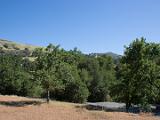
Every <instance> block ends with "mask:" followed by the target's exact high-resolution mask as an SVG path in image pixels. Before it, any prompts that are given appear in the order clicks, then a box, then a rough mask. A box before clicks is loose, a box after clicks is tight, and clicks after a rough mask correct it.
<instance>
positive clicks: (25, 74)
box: [0, 38, 160, 110]
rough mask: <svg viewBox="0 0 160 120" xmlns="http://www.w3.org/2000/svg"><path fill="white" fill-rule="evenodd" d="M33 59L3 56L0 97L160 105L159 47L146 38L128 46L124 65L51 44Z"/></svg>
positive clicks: (37, 52) (122, 60)
mask: <svg viewBox="0 0 160 120" xmlns="http://www.w3.org/2000/svg"><path fill="white" fill-rule="evenodd" d="M32 57H34V59H35V60H32V61H31V60H29V58H27V57H23V56H20V55H17V54H16V55H15V54H1V55H0V94H2V95H6V94H7V95H13V94H14V95H20V96H30V97H45V98H47V101H49V100H50V99H56V100H62V101H69V102H76V103H83V102H86V101H90V102H100V101H116V102H125V103H126V109H127V110H128V109H129V108H130V107H131V106H132V105H135V104H136V105H139V106H141V107H142V108H145V107H147V106H149V105H150V104H158V103H160V44H159V43H148V42H146V40H145V39H144V38H141V39H136V40H134V41H133V42H132V43H131V44H130V45H129V46H126V47H125V52H124V55H123V56H122V57H121V58H120V59H119V62H114V61H115V60H113V58H112V57H110V56H107V55H105V54H103V55H99V56H96V55H95V56H94V55H86V54H83V53H82V52H81V51H79V50H77V48H75V49H73V50H70V51H66V50H64V49H62V48H60V47H59V46H54V45H52V44H49V45H48V46H47V47H46V48H36V49H35V50H34V51H33V53H32Z"/></svg>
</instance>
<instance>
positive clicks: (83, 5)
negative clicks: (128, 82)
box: [0, 0, 160, 55]
mask: <svg viewBox="0 0 160 120" xmlns="http://www.w3.org/2000/svg"><path fill="white" fill-rule="evenodd" d="M141 37H145V38H146V40H147V42H156V43H159V42H160V0H0V38H3V39H8V40H12V41H15V42H18V43H25V44H32V45H37V46H47V45H48V44H49V43H53V44H54V45H60V46H61V47H62V48H64V49H66V50H70V49H73V48H74V47H77V48H78V49H80V50H81V51H82V52H83V53H93V52H96V53H101V52H103V53H104V52H114V53H117V54H121V55H122V54H123V52H124V45H129V43H131V42H132V41H133V40H134V39H136V38H141Z"/></svg>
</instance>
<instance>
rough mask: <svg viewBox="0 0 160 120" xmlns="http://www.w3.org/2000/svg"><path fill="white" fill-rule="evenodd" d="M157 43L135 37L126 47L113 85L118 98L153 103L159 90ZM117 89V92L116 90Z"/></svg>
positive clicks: (126, 101) (128, 104) (127, 101)
mask: <svg viewBox="0 0 160 120" xmlns="http://www.w3.org/2000/svg"><path fill="white" fill-rule="evenodd" d="M159 47H160V46H159V45H156V44H152V43H146V41H145V39H144V38H141V39H140V40H139V39H136V40H135V41H133V43H131V44H130V45H129V46H128V47H126V51H125V54H124V56H123V57H122V60H121V66H120V70H119V72H120V73H119V75H120V81H118V82H117V84H116V85H115V87H114V90H113V91H114V92H115V93H116V95H117V97H119V100H120V101H122V102H125V103H126V108H127V110H128V109H129V107H130V106H131V105H132V104H140V105H141V106H144V105H147V104H149V103H153V102H154V101H155V99H156V97H157V95H158V93H157V91H159V84H158V83H159V65H158V64H157V63H158V62H157V59H159V56H160V54H159V53H160V51H159V50H160V49H159ZM117 91H118V92H117Z"/></svg>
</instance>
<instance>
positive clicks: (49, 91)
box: [47, 90, 50, 103]
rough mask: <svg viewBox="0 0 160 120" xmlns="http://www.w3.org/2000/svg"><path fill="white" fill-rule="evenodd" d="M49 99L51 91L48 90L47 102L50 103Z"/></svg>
mask: <svg viewBox="0 0 160 120" xmlns="http://www.w3.org/2000/svg"><path fill="white" fill-rule="evenodd" d="M49 101H50V91H49V90H47V103H49Z"/></svg>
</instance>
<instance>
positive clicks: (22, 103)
mask: <svg viewBox="0 0 160 120" xmlns="http://www.w3.org/2000/svg"><path fill="white" fill-rule="evenodd" d="M43 103H44V102H42V101H35V100H33V101H27V100H26V101H0V105H5V106H11V107H24V106H28V105H41V104H43Z"/></svg>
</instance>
